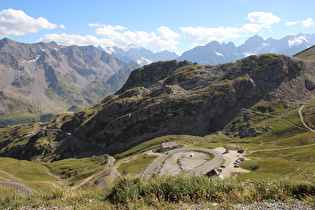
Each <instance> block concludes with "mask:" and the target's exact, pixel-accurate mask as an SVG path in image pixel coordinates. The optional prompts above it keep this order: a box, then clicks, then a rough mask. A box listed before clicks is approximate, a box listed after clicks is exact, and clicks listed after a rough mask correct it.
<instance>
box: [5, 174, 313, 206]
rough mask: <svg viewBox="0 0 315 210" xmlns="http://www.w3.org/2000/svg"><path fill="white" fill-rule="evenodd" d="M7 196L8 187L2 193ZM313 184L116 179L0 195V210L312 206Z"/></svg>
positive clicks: (202, 178)
mask: <svg viewBox="0 0 315 210" xmlns="http://www.w3.org/2000/svg"><path fill="white" fill-rule="evenodd" d="M6 191H7V192H10V189H6ZM314 196H315V185H314V183H309V182H305V181H301V180H293V179H280V180H275V181H272V180H254V181H251V180H246V181H245V182H238V181H235V180H233V179H225V180H220V179H209V178H207V177H204V176H199V177H187V176H179V177H155V178H152V179H150V180H148V181H144V180H142V179H140V178H135V177H130V176H126V177H120V178H118V179H117V180H116V182H115V183H114V184H113V186H112V187H105V188H102V189H93V188H86V189H72V190H70V189H66V188H61V189H55V190H51V191H39V192H38V193H36V194H32V195H26V194H19V193H17V192H15V191H12V192H11V193H10V194H6V195H5V196H1V197H0V208H10V209H17V208H20V207H21V206H25V207H29V208H47V207H54V208H62V209H66V208H74V209H152V208H154V209H178V208H180V207H183V204H185V205H184V206H186V207H187V208H191V207H192V206H193V204H198V206H200V207H201V208H210V209H212V208H213V204H214V203H216V207H217V208H227V209H232V208H233V205H235V204H239V203H243V204H247V203H252V202H261V201H265V200H276V201H282V202H290V203H292V202H296V201H295V200H294V199H300V200H302V201H304V202H305V203H306V204H309V205H314V204H315V203H314V200H315V199H314Z"/></svg>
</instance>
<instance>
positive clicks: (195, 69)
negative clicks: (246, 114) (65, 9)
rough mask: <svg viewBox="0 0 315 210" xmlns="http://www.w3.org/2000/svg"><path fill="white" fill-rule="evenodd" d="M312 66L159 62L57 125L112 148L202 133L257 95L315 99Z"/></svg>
mask: <svg viewBox="0 0 315 210" xmlns="http://www.w3.org/2000/svg"><path fill="white" fill-rule="evenodd" d="M314 70H315V64H314V63H312V62H307V61H303V60H300V59H297V58H293V57H289V56H284V55H275V54H263V55H259V56H256V55H253V56H249V57H247V58H244V59H241V60H238V61H236V62H232V63H227V64H222V65H216V66H209V65H200V64H196V63H195V64H193V63H191V62H188V61H183V62H177V61H168V62H158V63H154V64H151V65H148V66H145V67H143V68H140V69H137V70H135V71H133V72H132V73H131V75H130V77H129V79H128V80H127V82H126V84H125V85H124V86H123V88H122V89H121V90H120V91H118V92H117V93H116V94H114V95H111V96H109V97H107V98H106V99H104V100H103V101H102V102H101V103H100V104H98V105H97V106H96V107H94V108H92V109H90V110H88V111H86V112H79V113H76V114H75V115H72V116H68V117H62V118H61V117H59V118H58V117H57V118H56V119H55V120H54V121H52V122H51V125H50V126H57V127H60V128H61V129H62V130H66V131H69V132H72V133H75V134H76V135H78V136H81V137H82V138H86V139H88V140H89V141H91V142H93V143H95V144H98V145H99V146H102V147H104V148H106V149H109V150H110V151H112V152H113V153H116V152H119V151H122V150H125V149H127V148H130V147H132V146H134V145H137V144H139V143H140V142H143V141H146V140H149V139H152V138H154V137H158V136H163V135H168V134H191V135H197V136H204V135H208V134H211V133H212V132H215V131H217V130H221V129H222V128H223V127H224V126H225V125H227V124H228V123H229V122H230V121H231V120H232V119H233V118H234V117H235V116H237V114H238V113H239V112H240V111H241V110H242V109H243V108H249V107H251V106H253V105H254V104H256V103H258V102H259V101H261V100H266V101H268V100H275V99H279V100H287V101H294V100H304V99H312V98H314V89H313V88H309V87H308V86H307V85H306V84H307V83H308V82H307V81H312V82H314V81H315V74H314Z"/></svg>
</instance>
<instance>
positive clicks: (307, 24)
mask: <svg viewBox="0 0 315 210" xmlns="http://www.w3.org/2000/svg"><path fill="white" fill-rule="evenodd" d="M301 23H302V26H304V27H311V26H313V25H314V21H313V19H312V18H307V19H306V20H303V21H301Z"/></svg>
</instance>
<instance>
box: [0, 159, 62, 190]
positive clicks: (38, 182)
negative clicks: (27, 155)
mask: <svg viewBox="0 0 315 210" xmlns="http://www.w3.org/2000/svg"><path fill="white" fill-rule="evenodd" d="M0 165H1V169H0V170H1V171H3V172H6V173H8V174H10V175H11V176H9V175H8V174H6V173H1V172H0V177H3V178H5V179H4V180H2V181H9V182H17V183H21V184H23V185H25V186H27V187H29V188H31V189H34V190H47V189H52V188H55V187H58V186H61V183H60V182H59V180H58V179H57V178H56V177H55V176H53V175H52V174H51V173H49V171H48V170H47V168H45V167H44V166H41V165H39V164H37V163H34V162H30V161H25V160H16V159H13V158H4V157H1V158H0Z"/></svg>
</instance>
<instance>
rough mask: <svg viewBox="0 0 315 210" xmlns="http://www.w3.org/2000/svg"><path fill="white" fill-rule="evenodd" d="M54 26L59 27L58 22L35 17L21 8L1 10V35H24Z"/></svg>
mask: <svg viewBox="0 0 315 210" xmlns="http://www.w3.org/2000/svg"><path fill="white" fill-rule="evenodd" d="M54 28H57V25H56V24H53V23H50V22H49V21H48V20H46V19H45V18H42V17H39V18H38V19H34V18H32V17H30V16H28V15H26V14H25V13H24V12H23V11H21V10H13V9H7V10H2V11H1V12H0V37H5V36H10V35H16V36H23V35H24V34H26V33H36V32H38V31H39V30H41V29H54ZM61 28H62V26H61Z"/></svg>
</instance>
